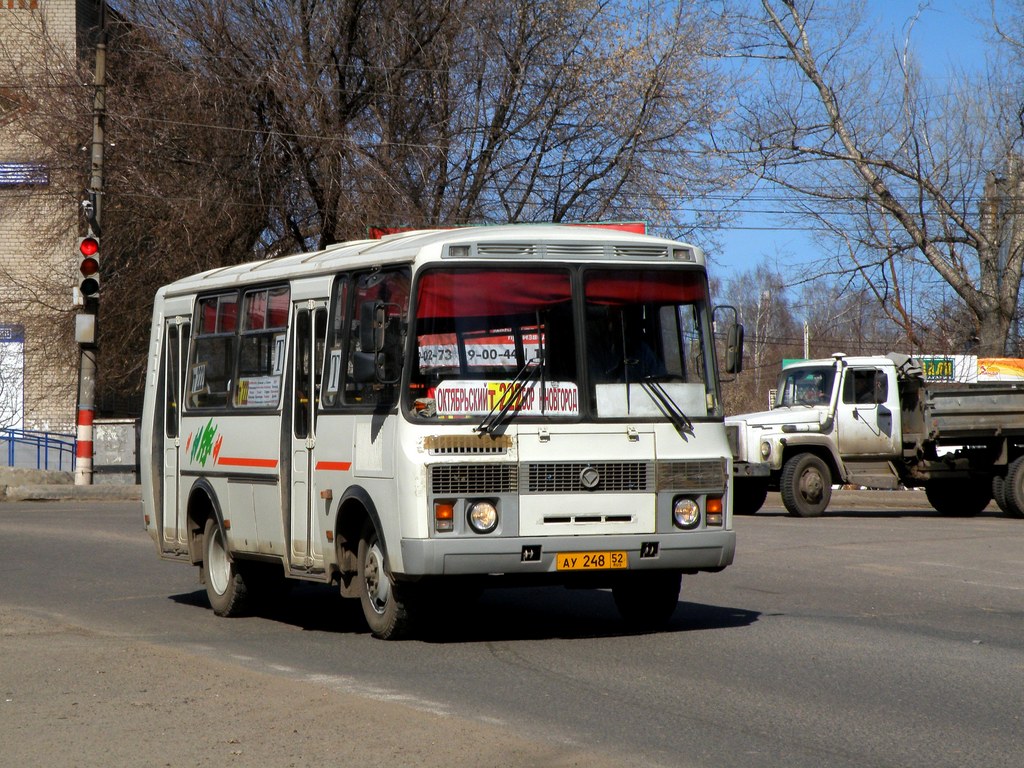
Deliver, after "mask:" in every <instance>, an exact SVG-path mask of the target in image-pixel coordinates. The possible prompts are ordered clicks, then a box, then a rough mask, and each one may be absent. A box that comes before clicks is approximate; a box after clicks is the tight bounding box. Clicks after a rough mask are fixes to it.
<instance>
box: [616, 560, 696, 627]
mask: <svg viewBox="0 0 1024 768" xmlns="http://www.w3.org/2000/svg"><path fill="white" fill-rule="evenodd" d="M681 584H682V574H681V573H680V572H679V571H635V572H632V573H628V574H623V575H622V578H621V580H620V581H618V582H616V583H615V584H614V585H613V586H612V597H613V598H614V599H615V607H616V608H618V609H619V615H620V616H622V618H623V619H625V620H626V622H627V623H629V624H632V625H633V626H635V627H637V628H640V629H659V628H661V627H663V626H665V624H667V623H668V620H669V619H671V618H672V614H673V613H675V610H676V606H677V605H678V604H679V587H680V585H681Z"/></svg>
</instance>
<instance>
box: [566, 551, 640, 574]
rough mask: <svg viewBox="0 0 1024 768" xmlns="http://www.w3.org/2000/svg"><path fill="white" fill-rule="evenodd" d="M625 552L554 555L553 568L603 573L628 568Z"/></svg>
mask: <svg viewBox="0 0 1024 768" xmlns="http://www.w3.org/2000/svg"><path fill="white" fill-rule="evenodd" d="M628 567H629V558H628V557H626V553H625V552H618V551H615V552H559V553H558V554H557V555H555V568H556V569H557V570H559V571H604V570H608V569H611V568H628Z"/></svg>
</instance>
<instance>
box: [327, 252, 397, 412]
mask: <svg viewBox="0 0 1024 768" xmlns="http://www.w3.org/2000/svg"><path fill="white" fill-rule="evenodd" d="M378 301H379V302H382V303H383V304H384V306H385V313H386V314H385V323H386V325H387V326H388V331H389V332H387V333H385V338H387V339H389V340H393V341H395V343H394V344H393V345H392V346H388V347H386V348H385V349H384V355H385V356H386V357H387V358H388V362H387V365H386V366H385V367H386V368H387V370H388V371H389V372H393V371H398V370H400V369H399V364H400V361H401V359H402V354H403V350H402V348H401V346H402V345H401V344H400V343H399V342H398V340H399V339H401V338H403V337H404V335H403V334H401V333H395V332H394V331H396V330H398V329H399V328H400V326H401V324H402V323H404V322H405V318H406V314H407V312H408V309H409V272H408V271H407V270H393V271H388V272H369V273H364V274H362V275H359V277H358V278H357V279H356V281H355V286H354V291H353V301H352V306H351V309H350V313H349V318H348V325H349V334H348V365H347V367H346V376H345V382H344V387H343V391H344V394H343V398H344V402H345V404H346V405H379V404H384V403H391V402H393V401H394V400H395V399H396V397H397V390H396V388H395V387H394V386H391V385H387V384H381V383H379V382H376V381H370V382H363V381H356V377H355V376H354V375H353V374H354V370H353V363H352V360H353V352H355V351H358V352H369V351H371V350H364V349H362V347H361V344H360V322H361V319H362V316H363V314H362V313H363V304H365V303H367V302H378Z"/></svg>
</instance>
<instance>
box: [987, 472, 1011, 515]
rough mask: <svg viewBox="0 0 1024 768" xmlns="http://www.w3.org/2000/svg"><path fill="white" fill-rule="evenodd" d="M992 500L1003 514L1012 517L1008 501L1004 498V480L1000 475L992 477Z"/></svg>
mask: <svg viewBox="0 0 1024 768" xmlns="http://www.w3.org/2000/svg"><path fill="white" fill-rule="evenodd" d="M992 499H993V500H994V501H995V503H996V505H997V506H998V507H999V509H1001V510H1002V511H1003V514H1005V515H1008V516H1010V517H1013V516H1014V515H1013V513H1012V510H1011V509H1010V500H1009V499H1008V498H1007V497H1006V478H1005V477H1003V476H1002V475H993V476H992Z"/></svg>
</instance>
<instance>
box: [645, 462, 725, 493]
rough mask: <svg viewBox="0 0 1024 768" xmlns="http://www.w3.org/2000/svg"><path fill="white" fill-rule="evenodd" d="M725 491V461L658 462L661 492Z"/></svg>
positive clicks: (659, 488)
mask: <svg viewBox="0 0 1024 768" xmlns="http://www.w3.org/2000/svg"><path fill="white" fill-rule="evenodd" d="M724 489H725V460H724V459H705V460H703V461H660V462H658V490H659V491H687V490H713V491H718V490H724Z"/></svg>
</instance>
